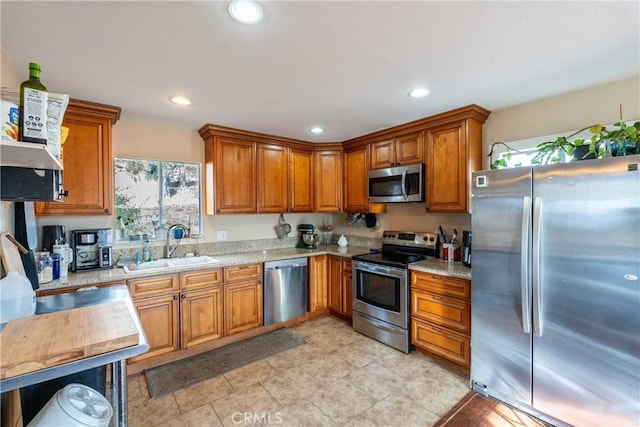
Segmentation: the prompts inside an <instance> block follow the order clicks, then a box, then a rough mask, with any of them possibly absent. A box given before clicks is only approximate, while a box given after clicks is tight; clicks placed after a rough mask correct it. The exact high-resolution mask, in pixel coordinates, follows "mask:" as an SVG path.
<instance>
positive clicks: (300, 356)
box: [264, 344, 309, 371]
mask: <svg viewBox="0 0 640 427" xmlns="http://www.w3.org/2000/svg"><path fill="white" fill-rule="evenodd" d="M307 347H308V345H307V344H302V345H299V346H297V347H294V348H292V349H290V350H287V351H283V352H281V353H277V354H274V355H273V356H269V357H267V358H266V359H264V360H265V362H267V363H268V364H269V365H271V367H273V368H274V369H276V370H278V371H283V370H287V369H291V368H295V367H296V366H300V364H302V362H304V361H305V360H307V359H308V358H309V352H308V351H307Z"/></svg>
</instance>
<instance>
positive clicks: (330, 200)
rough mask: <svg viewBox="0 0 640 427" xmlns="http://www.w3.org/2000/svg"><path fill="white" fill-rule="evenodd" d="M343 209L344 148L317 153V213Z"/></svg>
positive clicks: (323, 150)
mask: <svg viewBox="0 0 640 427" xmlns="http://www.w3.org/2000/svg"><path fill="white" fill-rule="evenodd" d="M341 209H342V148H337V149H331V150H325V149H322V150H318V151H316V152H315V211H316V212H340V210H341Z"/></svg>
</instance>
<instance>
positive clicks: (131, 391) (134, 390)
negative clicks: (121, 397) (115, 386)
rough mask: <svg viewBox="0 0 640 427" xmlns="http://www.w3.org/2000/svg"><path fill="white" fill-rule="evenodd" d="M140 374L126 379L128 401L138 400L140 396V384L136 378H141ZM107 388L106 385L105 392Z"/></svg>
mask: <svg viewBox="0 0 640 427" xmlns="http://www.w3.org/2000/svg"><path fill="white" fill-rule="evenodd" d="M141 376H142V375H141V374H136V375H131V376H129V377H127V398H128V399H140V398H142V397H144V396H142V391H141V390H140V383H139V382H138V377H141ZM108 389H109V386H108V385H107V390H108Z"/></svg>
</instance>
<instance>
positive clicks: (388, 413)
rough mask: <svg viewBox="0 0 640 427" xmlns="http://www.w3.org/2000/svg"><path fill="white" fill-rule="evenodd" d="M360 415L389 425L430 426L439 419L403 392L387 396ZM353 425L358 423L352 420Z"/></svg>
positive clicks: (379, 424) (381, 424)
mask: <svg viewBox="0 0 640 427" xmlns="http://www.w3.org/2000/svg"><path fill="white" fill-rule="evenodd" d="M362 416H363V417H364V418H366V419H367V420H369V421H371V422H372V423H373V425H376V426H389V427H392V426H398V427H412V426H416V427H424V426H431V425H433V424H434V423H435V422H436V421H438V420H439V419H440V417H439V416H437V415H435V414H432V413H431V412H429V411H427V410H426V409H424V408H423V407H421V406H419V405H416V403H415V402H414V401H413V400H411V399H410V398H409V397H408V396H406V395H403V394H398V395H393V396H389V397H387V398H386V399H384V400H382V401H380V402H378V403H376V404H375V405H374V406H373V407H372V408H370V409H367V410H366V411H364V412H363V413H362ZM363 424H364V425H367V424H366V423H363ZM354 425H360V424H358V423H357V422H354Z"/></svg>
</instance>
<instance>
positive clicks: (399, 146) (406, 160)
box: [395, 132, 424, 165]
mask: <svg viewBox="0 0 640 427" xmlns="http://www.w3.org/2000/svg"><path fill="white" fill-rule="evenodd" d="M395 149H396V164H397V165H409V164H414V163H422V162H423V161H424V140H423V138H422V132H415V133H410V134H408V135H402V136H399V137H397V138H396V139H395Z"/></svg>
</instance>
